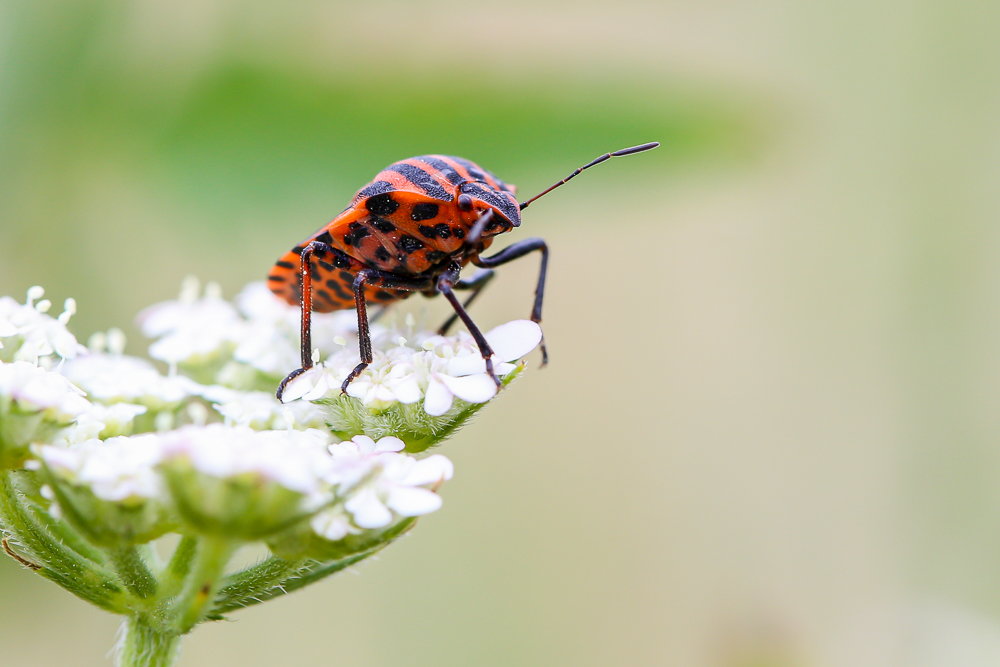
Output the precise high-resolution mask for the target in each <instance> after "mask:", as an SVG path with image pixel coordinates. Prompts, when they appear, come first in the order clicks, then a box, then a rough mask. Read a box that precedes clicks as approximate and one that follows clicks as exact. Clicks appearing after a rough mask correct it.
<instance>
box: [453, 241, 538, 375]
mask: <svg viewBox="0 0 1000 667" xmlns="http://www.w3.org/2000/svg"><path fill="white" fill-rule="evenodd" d="M535 250H538V251H539V252H541V253H542V263H541V266H540V267H539V269H538V286H537V287H536V288H535V305H534V306H532V308H531V321H532V322H536V323H540V322H541V321H542V299H543V297H544V296H545V271H546V269H547V268H548V265H549V247H548V246H547V245H546V244H545V240H544V239H539V238H534V239H524V240H523V241H518V242H517V243H514V244H512V245H509V246H507V247H506V248H504V249H503V250H501V251H500V252H498V253H497V254H495V255H491V256H490V257H474V258H473V259H472V263H473V264H475V265H476V266H481V267H483V268H485V269H492V268H495V267H497V266H500V265H501V264H506V263H507V262H511V261H514V260H515V259H518V258H520V257H524V256H525V255H527V254H528V253H529V252H533V251H535ZM470 301H471V299H470ZM541 348H542V366H545V364H547V363H549V353H548V351H547V350H546V349H545V337H544V336H542V343H541Z"/></svg>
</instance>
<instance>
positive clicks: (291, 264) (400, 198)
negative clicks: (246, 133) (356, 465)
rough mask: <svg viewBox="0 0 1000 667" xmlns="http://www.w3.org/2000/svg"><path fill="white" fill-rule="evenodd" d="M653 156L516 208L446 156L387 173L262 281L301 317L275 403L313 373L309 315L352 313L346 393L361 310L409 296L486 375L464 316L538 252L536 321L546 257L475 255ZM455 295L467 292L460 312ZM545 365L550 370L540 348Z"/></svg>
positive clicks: (469, 167)
mask: <svg viewBox="0 0 1000 667" xmlns="http://www.w3.org/2000/svg"><path fill="white" fill-rule="evenodd" d="M657 146H659V144H658V143H656V142H653V143H648V144H642V145H641V146H633V147H632V148H625V149H622V150H620V151H615V152H613V153H605V154H604V155H602V156H601V157H599V158H597V159H596V160H593V161H591V162H589V163H587V164H585V165H584V166H582V167H580V168H579V169H577V170H575V171H574V172H573V173H572V174H570V175H569V176H567V177H566V178H564V179H562V180H561V181H559V182H558V183H556V184H555V185H553V186H552V187H550V188H548V189H546V190H544V191H542V192H541V193H539V194H537V195H535V196H534V197H532V198H531V199H528V200H527V201H525V202H523V203H520V204H519V203H518V202H517V200H516V199H515V198H514V187H513V186H511V185H508V184H507V183H504V182H503V181H501V180H500V179H499V178H497V177H496V176H494V175H493V174H491V173H490V172H488V171H486V170H485V169H483V168H481V167H479V166H478V165H477V164H475V163H474V162H470V161H469V160H465V159H463V158H459V157H450V156H447V155H421V156H419V157H414V158H410V159H408V160H402V161H400V162H396V163H394V164H391V165H389V166H388V167H386V168H385V169H383V170H382V171H381V172H379V174H378V175H377V176H376V177H375V180H373V181H372V182H371V183H369V184H368V185H366V186H365V187H363V188H362V189H361V190H360V191H359V192H358V194H357V195H355V196H354V200H353V201H352V202H351V205H350V206H348V207H347V208H346V209H345V210H344V212H343V213H341V214H340V215H338V216H337V217H336V218H334V219H333V220H332V221H331V222H330V223H329V224H327V225H324V226H323V227H322V228H321V229H320V230H319V231H317V232H316V233H315V234H313V235H312V236H310V237H309V238H308V239H306V240H305V241H303V242H302V243H300V244H299V245H297V246H295V247H294V248H292V250H291V251H289V252H287V253H285V255H284V256H283V257H282V258H281V259H279V260H278V262H277V263H276V264H275V265H274V268H272V269H271V273H270V275H269V276H268V284H269V286H270V288H271V291H272V292H274V293H275V294H277V295H278V296H280V297H281V298H283V299H285V300H286V301H288V303H290V304H293V305H294V304H296V303H298V304H299V305H301V307H302V332H301V335H302V338H301V342H302V367H301V368H298V369H296V370H294V371H292V372H291V373H290V374H289V375H288V377H286V378H285V379H284V380H282V381H281V384H280V385H279V386H278V391H277V396H278V399H279V400H280V399H281V394H282V392H283V391H284V389H285V386H286V385H287V384H288V383H289V382H290V381H291V380H292V379H293V378H295V377H297V376H298V375H300V374H301V373H303V372H304V371H306V370H307V369H309V368H311V367H312V340H311V338H312V331H311V328H310V318H311V315H312V311H313V310H316V311H317V312H321V313H325V312H330V311H333V310H344V309H347V308H357V311H358V338H359V340H360V347H361V363H360V364H358V366H357V367H356V368H355V369H354V370H353V371H352V372H351V374H350V375H349V376H348V377H347V379H346V380H344V384H343V386H342V389H343V390H344V391H346V390H347V385H349V384H350V383H351V381H352V380H354V378H356V377H357V376H358V375H359V374H360V373H361V372H362V371H363V370H364V369H365V368H366V367H367V366H368V364H370V363H371V361H372V346H371V337H370V334H369V330H368V311H367V304H368V303H369V302H374V303H377V304H382V305H387V304H390V303H392V302H394V301H397V300H399V299H405V298H406V297H408V296H410V295H411V294H413V293H414V292H422V293H423V294H425V295H427V296H433V295H435V294H443V295H444V296H445V298H446V299H448V301H449V302H450V303H451V306H452V308H454V309H455V314H454V315H453V316H451V317H450V318H448V320H447V321H446V322H445V323H444V324H443V325H442V326H441V328H440V329H439V333H441V334H444V333H445V332H446V331H447V330H448V328H449V327H451V325H452V324H454V322H455V320H456V319H457V318H461V320H462V322H463V323H464V324H465V326H466V327H467V328H468V330H469V333H470V334H472V337H473V338H474V339H475V341H476V344H477V345H478V346H479V351H480V352H481V353H482V355H483V359H485V360H486V370H487V372H488V373H489V374H490V377H492V378H493V381H494V382H496V384H497V386H498V387H499V386H500V379H499V378H497V376H496V374H495V373H494V372H493V363H492V360H491V357H492V356H493V351H492V350H491V349H490V346H489V343H487V342H486V338H485V337H484V336H483V334H482V332H480V330H479V327H477V326H476V324H475V322H473V321H472V318H470V317H469V314H468V312H467V311H466V308H468V306H469V304H470V303H472V300H473V299H475V298H476V296H477V295H478V294H479V292H480V290H482V289H483V287H484V286H485V285H486V283H488V282H489V280H490V279H491V278H492V277H493V271H492V269H493V268H494V267H497V266H500V265H501V264H506V263H507V262H509V261H511V260H514V259H517V258H519V257H522V256H524V255H526V254H528V253H529V252H533V251H536V250H537V251H539V252H540V253H541V255H542V261H541V268H540V270H539V274H538V287H537V288H536V290H535V304H534V307H533V308H532V309H531V320H532V321H533V322H541V320H542V296H543V294H544V292H545V269H546V267H547V265H548V259H549V249H548V246H547V245H545V241H543V240H542V239H539V238H532V239H525V240H523V241H518V242H517V243H514V244H512V245H510V246H508V247H506V248H504V249H503V250H501V251H500V252H498V253H496V254H495V255H491V256H489V257H482V256H481V254H482V252H483V251H484V250H486V249H487V248H488V247H489V246H490V244H491V243H493V237H495V236H496V235H497V234H502V233H503V232H508V231H510V230H511V229H513V228H514V227H518V226H520V224H521V211H522V210H524V209H525V208H527V207H528V205H529V204H531V202H533V201H535V200H536V199H538V198H539V197H541V196H542V195H545V194H548V193H549V192H551V191H552V190H555V189H556V188H558V187H559V186H560V185H562V184H564V183H566V182H567V181H569V180H570V179H571V178H573V177H574V176H576V175H577V174H579V173H580V172H582V171H583V170H585V169H589V168H590V167H593V166H594V165H597V164H600V163H601V162H604V161H605V160H608V159H610V158H613V157H619V156H622V155H632V154H633V153H641V152H642V151H647V150H650V149H651V148H656V147H657ZM470 262H471V263H472V264H474V265H475V266H478V267H481V268H484V269H486V270H485V271H482V272H480V273H478V274H477V275H476V276H474V277H473V278H472V279H471V280H462V279H460V277H459V274H460V272H461V270H462V267H464V266H465V265H467V264H469V263H470ZM455 290H471V291H472V294H471V295H470V296H469V298H468V299H467V300H466V301H465V303H464V304H463V303H462V302H460V301H459V300H458V297H456V296H455V293H454V291H455ZM541 347H542V365H543V366H544V365H545V363H546V362H547V361H548V354H547V352H546V350H545V342H544V340H543V341H542V345H541Z"/></svg>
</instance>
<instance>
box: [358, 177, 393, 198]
mask: <svg viewBox="0 0 1000 667" xmlns="http://www.w3.org/2000/svg"><path fill="white" fill-rule="evenodd" d="M395 191H396V188H395V187H394V186H393V185H392V183H390V182H389V181H372V182H371V183H369V184H368V185H366V186H365V187H363V188H361V191H360V192H358V194H357V196H355V197H354V201H361V200H363V199H367V198H368V197H374V196H375V195H383V194H385V193H387V192H395Z"/></svg>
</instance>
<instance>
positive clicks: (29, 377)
mask: <svg viewBox="0 0 1000 667" xmlns="http://www.w3.org/2000/svg"><path fill="white" fill-rule="evenodd" d="M85 395H86V393H85V392H84V391H82V390H81V389H80V388H78V387H76V386H75V385H74V384H73V383H72V382H70V381H69V380H67V379H66V378H65V377H63V376H62V375H60V374H58V373H55V372H53V371H49V370H46V369H44V368H40V367H38V366H35V365H34V364H31V363H28V362H27V361H15V362H13V363H9V364H4V363H0V411H6V410H7V409H9V408H10V406H11V405H13V406H14V408H15V409H17V410H18V411H19V412H29V413H38V412H44V413H45V414H46V416H47V417H48V418H50V419H52V420H53V421H56V422H65V423H68V422H71V421H73V420H74V419H76V417H78V416H79V415H81V414H83V413H84V412H86V411H87V409H88V408H90V402H89V401H88V400H87V399H85V398H84V396H85Z"/></svg>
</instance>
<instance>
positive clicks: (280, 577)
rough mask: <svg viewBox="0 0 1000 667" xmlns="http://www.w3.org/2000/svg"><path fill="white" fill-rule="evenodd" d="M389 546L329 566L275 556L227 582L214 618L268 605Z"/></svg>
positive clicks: (334, 562)
mask: <svg viewBox="0 0 1000 667" xmlns="http://www.w3.org/2000/svg"><path fill="white" fill-rule="evenodd" d="M385 546H386V544H381V545H379V546H377V547H375V548H374V549H369V550H368V551H362V552H361V553H357V554H354V555H351V556H348V557H347V558H341V559H340V560H335V561H332V562H327V563H320V562H318V561H314V560H302V561H287V560H284V559H281V558H277V557H272V558H268V559H267V560H265V561H263V562H262V563H258V564H257V565H254V566H253V567H249V568H247V569H245V570H243V571H241V572H237V573H236V574H234V575H232V576H231V577H229V578H228V579H227V582H228V583H227V585H226V586H225V587H224V588H222V589H221V590H220V591H219V594H218V596H217V598H218V599H217V602H216V603H215V605H214V606H213V607H212V615H213V616H216V615H220V614H225V613H228V612H231V611H236V610H237V609H242V608H243V607H250V606H253V605H255V604H260V603H261V602H266V601H267V600H271V599H273V598H276V597H280V596H282V595H287V594H288V593H291V592H292V591H297V590H298V589H300V588H303V587H305V586H308V585H309V584H313V583H316V582H317V581H319V580H321V579H325V578H326V577H329V576H330V575H331V574H336V573H337V572H340V571H341V570H343V569H345V568H348V567H350V566H351V565H354V564H355V563H357V562H358V561H361V560H364V559H365V558H368V557H369V556H371V555H372V554H374V553H375V552H376V551H379V550H381V549H382V548H383V547H385Z"/></svg>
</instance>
